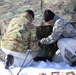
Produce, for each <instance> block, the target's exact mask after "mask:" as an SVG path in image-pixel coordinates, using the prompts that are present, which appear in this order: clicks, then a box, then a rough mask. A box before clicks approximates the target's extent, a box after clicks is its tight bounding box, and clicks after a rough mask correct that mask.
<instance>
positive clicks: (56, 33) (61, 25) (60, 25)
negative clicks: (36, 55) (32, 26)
mask: <svg viewBox="0 0 76 75" xmlns="http://www.w3.org/2000/svg"><path fill="white" fill-rule="evenodd" d="M52 25H53V31H52V33H51V35H49V36H48V37H47V38H43V39H41V40H40V42H41V43H42V44H51V43H53V42H55V41H57V40H58V47H59V49H60V51H61V54H62V56H63V59H64V58H65V56H64V55H65V48H66V49H68V50H69V49H71V50H69V51H71V52H72V54H73V55H75V56H76V46H75V45H73V46H70V44H69V43H70V42H69V43H68V42H66V41H65V46H63V45H64V44H63V43H61V42H64V40H61V39H62V38H63V39H67V38H68V39H67V41H70V40H71V39H72V41H71V43H73V44H75V43H76V30H75V29H74V27H73V26H72V25H71V24H70V23H68V22H67V21H66V20H65V19H63V18H60V17H58V16H57V15H55V17H54V20H53V22H52ZM60 40H61V41H60ZM60 46H61V47H60ZM62 47H64V48H63V49H62ZM67 52H68V51H67ZM68 53H69V52H68ZM68 53H67V54H68ZM67 54H66V57H67ZM69 58H70V56H69ZM65 59H66V58H65ZM65 59H64V61H65ZM74 59H75V58H74ZM73 61H75V60H73ZM73 61H72V60H71V61H69V62H71V63H72V62H73Z"/></svg>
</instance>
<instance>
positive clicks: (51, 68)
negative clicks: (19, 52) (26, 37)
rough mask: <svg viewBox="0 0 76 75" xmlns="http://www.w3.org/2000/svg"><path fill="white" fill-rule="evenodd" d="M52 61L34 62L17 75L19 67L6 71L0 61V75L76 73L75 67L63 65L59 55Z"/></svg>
mask: <svg viewBox="0 0 76 75" xmlns="http://www.w3.org/2000/svg"><path fill="white" fill-rule="evenodd" d="M53 59H54V60H53V61H54V62H50V61H48V60H47V61H46V62H44V61H38V62H34V63H33V65H32V66H26V67H24V68H23V69H22V70H21V72H20V73H19V74H17V73H18V72H19V70H20V67H14V66H12V67H11V68H10V69H9V70H7V69H5V68H4V67H5V64H4V62H2V61H0V75H42V74H40V73H45V75H50V74H46V73H49V72H59V71H62V72H68V71H70V72H71V71H76V67H70V66H69V65H68V64H66V63H64V62H63V61H62V58H61V56H60V55H56V56H55V57H54V58H53ZM56 59H57V60H56ZM51 75H62V74H51ZM63 75H64V74H63ZM65 75H66V74H65ZM71 75H76V73H75V74H71Z"/></svg>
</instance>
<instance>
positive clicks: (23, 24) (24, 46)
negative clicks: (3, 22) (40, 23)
mask: <svg viewBox="0 0 76 75" xmlns="http://www.w3.org/2000/svg"><path fill="white" fill-rule="evenodd" d="M35 33H36V28H35V27H34V26H32V24H31V17H30V15H29V14H27V13H26V14H25V15H20V16H17V17H16V18H14V19H12V20H11V22H10V24H9V26H8V29H7V31H6V33H5V34H4V36H3V38H2V40H1V46H2V47H3V48H5V49H8V50H12V51H16V52H22V53H23V52H26V51H27V50H28V49H31V50H33V51H37V50H38V42H37V39H36V34H35Z"/></svg>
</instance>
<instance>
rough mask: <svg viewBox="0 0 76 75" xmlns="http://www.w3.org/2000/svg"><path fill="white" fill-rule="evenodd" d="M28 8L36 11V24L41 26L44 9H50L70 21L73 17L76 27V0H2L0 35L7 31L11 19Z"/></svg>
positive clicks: (0, 4) (0, 1)
mask: <svg viewBox="0 0 76 75" xmlns="http://www.w3.org/2000/svg"><path fill="white" fill-rule="evenodd" d="M27 9H32V10H33V11H34V13H35V20H34V22H33V24H34V25H37V26H39V25H40V24H41V21H42V18H43V12H44V10H45V9H50V10H52V11H53V12H55V13H56V14H57V15H59V16H60V17H63V18H65V19H66V20H68V21H69V20H70V19H71V18H72V17H73V19H72V20H71V23H72V24H73V25H74V27H75V24H76V13H75V11H76V0H0V37H1V36H2V35H3V34H4V33H5V32H6V30H7V27H8V25H9V21H10V20H11V19H12V18H14V17H15V16H18V15H19V14H20V13H22V12H24V11H25V10H27ZM73 15H75V16H73ZM75 28H76V27H75Z"/></svg>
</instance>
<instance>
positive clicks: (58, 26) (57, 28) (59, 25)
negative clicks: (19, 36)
mask: <svg viewBox="0 0 76 75" xmlns="http://www.w3.org/2000/svg"><path fill="white" fill-rule="evenodd" d="M63 27H64V25H63V20H62V19H58V20H57V21H56V22H55V24H54V27H53V31H52V34H51V35H49V36H48V37H47V38H42V39H41V40H40V43H42V44H51V43H53V42H55V41H56V40H58V39H59V37H60V36H61V34H62V32H63Z"/></svg>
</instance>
